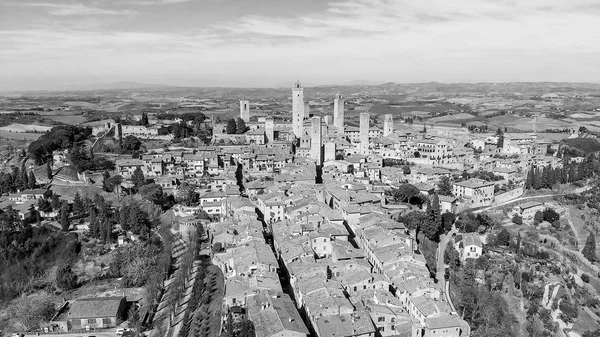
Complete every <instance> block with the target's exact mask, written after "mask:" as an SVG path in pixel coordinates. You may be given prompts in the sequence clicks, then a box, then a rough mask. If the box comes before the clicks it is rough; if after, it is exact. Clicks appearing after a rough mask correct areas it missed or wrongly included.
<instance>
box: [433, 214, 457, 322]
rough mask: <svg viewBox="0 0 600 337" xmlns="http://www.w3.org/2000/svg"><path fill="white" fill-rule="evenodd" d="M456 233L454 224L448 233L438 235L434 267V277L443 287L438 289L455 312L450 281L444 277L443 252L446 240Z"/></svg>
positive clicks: (448, 240)
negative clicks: (435, 264)
mask: <svg viewBox="0 0 600 337" xmlns="http://www.w3.org/2000/svg"><path fill="white" fill-rule="evenodd" d="M456 220H458V217H457V218H456ZM455 223H456V222H455ZM456 233H458V229H456V227H455V226H452V230H450V232H448V234H442V235H441V236H440V244H439V245H438V250H437V268H436V274H437V275H436V278H437V280H438V283H440V282H444V289H440V290H441V291H443V292H444V296H445V297H446V301H447V302H448V304H450V308H452V311H453V312H456V309H455V308H454V304H453V303H452V300H451V299H450V283H449V282H448V281H446V278H445V277H444V276H445V274H446V264H445V263H444V252H445V251H446V246H447V245H448V242H450V240H452V237H453V236H454V235H455V234H456Z"/></svg>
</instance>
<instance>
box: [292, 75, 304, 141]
mask: <svg viewBox="0 0 600 337" xmlns="http://www.w3.org/2000/svg"><path fill="white" fill-rule="evenodd" d="M303 124H304V88H302V86H301V85H300V81H296V84H295V85H294V87H293V88H292V129H293V131H294V135H295V136H296V137H297V138H300V137H302V133H303V132H302V131H303Z"/></svg>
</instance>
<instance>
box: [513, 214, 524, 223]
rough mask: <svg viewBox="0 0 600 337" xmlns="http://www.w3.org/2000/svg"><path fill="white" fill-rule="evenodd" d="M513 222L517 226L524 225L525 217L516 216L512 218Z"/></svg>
mask: <svg viewBox="0 0 600 337" xmlns="http://www.w3.org/2000/svg"><path fill="white" fill-rule="evenodd" d="M512 222H514V223H515V224H517V225H522V224H523V217H521V216H520V215H519V214H515V215H514V216H513V218H512Z"/></svg>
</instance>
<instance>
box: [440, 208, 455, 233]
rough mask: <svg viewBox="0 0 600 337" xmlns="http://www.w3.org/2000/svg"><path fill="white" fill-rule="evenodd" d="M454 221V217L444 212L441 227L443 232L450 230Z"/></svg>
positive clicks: (450, 213) (452, 214)
mask: <svg viewBox="0 0 600 337" xmlns="http://www.w3.org/2000/svg"><path fill="white" fill-rule="evenodd" d="M455 220H456V216H455V215H454V213H452V212H446V213H444V214H442V227H443V228H444V232H445V233H447V232H449V231H450V230H452V225H453V224H454V221H455Z"/></svg>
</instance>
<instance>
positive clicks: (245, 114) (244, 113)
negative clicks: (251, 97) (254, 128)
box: [240, 99, 250, 123]
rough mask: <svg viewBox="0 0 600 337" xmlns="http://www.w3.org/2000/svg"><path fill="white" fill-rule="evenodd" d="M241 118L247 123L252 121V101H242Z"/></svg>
mask: <svg viewBox="0 0 600 337" xmlns="http://www.w3.org/2000/svg"><path fill="white" fill-rule="evenodd" d="M240 118H241V119H243V120H244V122H246V123H248V122H249V121H250V101H247V100H243V99H242V100H240Z"/></svg>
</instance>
